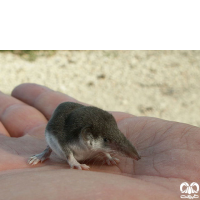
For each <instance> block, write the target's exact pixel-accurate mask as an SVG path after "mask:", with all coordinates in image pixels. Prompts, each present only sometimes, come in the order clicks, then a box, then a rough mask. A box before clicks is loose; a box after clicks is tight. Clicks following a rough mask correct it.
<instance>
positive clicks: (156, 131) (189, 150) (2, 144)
mask: <svg viewBox="0 0 200 200" xmlns="http://www.w3.org/2000/svg"><path fill="white" fill-rule="evenodd" d="M64 101H73V102H77V101H76V100H75V99H73V98H71V97H69V96H67V95H64V94H62V93H59V92H55V91H52V90H50V89H48V88H46V87H44V86H39V85H35V84H22V85H20V86H18V87H16V88H15V89H14V90H13V93H12V96H8V95H5V94H3V93H0V119H1V123H0V199H165V198H167V199H180V195H181V193H180V184H181V183H182V182H185V181H186V182H197V183H199V184H200V166H199V163H200V129H199V128H197V127H194V126H191V125H187V124H182V123H177V122H170V121H165V120H161V119H156V118H151V117H136V116H133V115H130V114H127V113H121V112H112V114H113V116H114V117H115V119H116V121H117V123H118V127H119V129H120V130H121V131H122V132H123V133H124V134H125V135H126V137H127V138H128V139H129V140H130V141H131V142H132V143H133V144H134V146H135V147H136V149H137V150H138V152H139V154H140V155H141V156H142V159H141V160H139V161H134V160H132V159H129V158H121V159H120V160H121V162H120V163H119V165H118V166H106V165H101V164H100V163H96V162H95V160H94V161H93V162H91V163H90V171H80V170H72V169H69V167H68V165H67V164H66V162H64V161H62V160H60V159H59V158H58V157H57V156H56V155H55V154H52V155H51V157H50V159H48V160H47V161H45V162H44V163H40V164H38V165H36V166H34V167H32V166H30V165H28V164H27V160H28V158H29V157H30V156H32V155H33V154H37V153H41V152H42V151H43V150H44V149H45V148H46V142H45V139H44V130H45V126H46V124H47V120H48V119H49V118H50V117H51V114H52V112H53V111H54V109H55V108H56V107H57V105H58V104H60V103H61V102H64ZM20 136H22V137H20Z"/></svg>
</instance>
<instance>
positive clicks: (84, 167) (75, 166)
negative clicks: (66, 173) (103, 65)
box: [70, 164, 90, 170]
mask: <svg viewBox="0 0 200 200" xmlns="http://www.w3.org/2000/svg"><path fill="white" fill-rule="evenodd" d="M70 167H71V169H80V170H82V169H83V170H88V169H89V168H90V167H89V166H88V165H85V164H75V165H71V166H70Z"/></svg>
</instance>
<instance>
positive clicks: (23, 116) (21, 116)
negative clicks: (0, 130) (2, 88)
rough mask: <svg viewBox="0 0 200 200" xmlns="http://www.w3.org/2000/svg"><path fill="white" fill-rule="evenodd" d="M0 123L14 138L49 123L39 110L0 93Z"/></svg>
mask: <svg viewBox="0 0 200 200" xmlns="http://www.w3.org/2000/svg"><path fill="white" fill-rule="evenodd" d="M0 121H1V122H2V124H3V125H4V127H5V129H6V130H7V131H8V132H9V134H10V136H12V137H20V136H22V135H24V134H26V133H28V132H29V131H30V130H31V129H32V128H35V127H36V126H39V125H43V124H46V123H47V121H46V119H45V117H44V116H43V115H42V114H41V113H40V112H39V111H38V110H37V109H35V108H33V107H31V106H29V105H26V104H25V103H23V102H21V101H19V100H17V99H15V98H13V97H11V96H9V95H6V94H3V93H0Z"/></svg>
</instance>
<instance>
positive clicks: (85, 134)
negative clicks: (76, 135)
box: [81, 126, 93, 141]
mask: <svg viewBox="0 0 200 200" xmlns="http://www.w3.org/2000/svg"><path fill="white" fill-rule="evenodd" d="M81 136H82V138H83V139H84V140H85V141H89V140H92V139H93V136H92V127H91V126H85V127H83V128H82V129H81Z"/></svg>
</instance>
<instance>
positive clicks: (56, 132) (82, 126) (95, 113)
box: [28, 102, 141, 169]
mask: <svg viewBox="0 0 200 200" xmlns="http://www.w3.org/2000/svg"><path fill="white" fill-rule="evenodd" d="M45 137H46V141H47V143H48V146H47V148H46V149H45V150H44V151H43V152H42V153H40V154H37V155H34V156H32V157H30V159H29V160H28V163H29V164H30V165H36V164H37V163H39V162H43V161H44V160H46V159H47V158H48V157H49V156H50V154H51V152H52V151H54V153H56V154H57V155H58V156H59V157H60V158H62V159H64V160H66V161H67V162H68V164H69V165H70V167H71V168H75V169H89V168H90V167H89V166H87V165H85V164H80V163H79V162H78V161H83V160H87V159H91V158H93V157H95V156H96V155H97V154H101V155H103V156H102V158H103V159H104V161H105V162H106V163H107V164H108V165H116V164H117V163H119V159H117V158H114V157H112V156H111V155H110V153H111V152H113V151H114V152H117V153H121V154H122V155H124V156H127V157H130V158H133V159H135V160H139V159H140V158H141V157H140V156H139V154H138V152H137V150H136V149H135V147H134V146H133V145H132V144H131V142H130V141H129V140H127V138H126V137H125V136H124V135H123V134H122V133H121V131H120V130H119V129H118V127H117V123H116V121H115V119H114V117H113V116H112V115H111V114H109V113H108V112H106V111H104V110H102V109H100V108H96V107H93V106H84V105H81V104H78V103H73V102H64V103H61V104H60V105H59V106H58V107H57V108H56V109H55V111H54V113H53V115H52V117H51V119H50V120H49V122H48V124H47V126H46V130H45Z"/></svg>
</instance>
